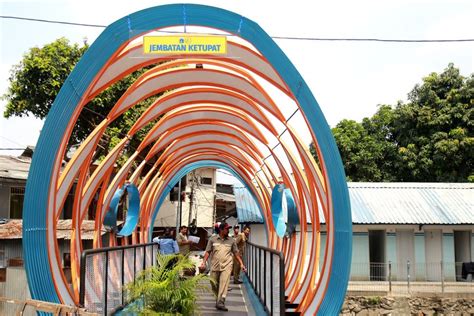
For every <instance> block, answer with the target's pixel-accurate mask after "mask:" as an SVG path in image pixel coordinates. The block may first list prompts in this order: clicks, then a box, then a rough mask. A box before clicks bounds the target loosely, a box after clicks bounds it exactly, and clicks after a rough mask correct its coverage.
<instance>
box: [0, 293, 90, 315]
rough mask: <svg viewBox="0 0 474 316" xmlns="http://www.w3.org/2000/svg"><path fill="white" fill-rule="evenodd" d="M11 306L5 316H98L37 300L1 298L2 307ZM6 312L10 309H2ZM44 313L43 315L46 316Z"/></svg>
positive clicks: (71, 307) (79, 309)
mask: <svg viewBox="0 0 474 316" xmlns="http://www.w3.org/2000/svg"><path fill="white" fill-rule="evenodd" d="M7 304H8V305H10V306H11V307H12V308H11V309H10V310H9V311H8V314H5V315H37V314H39V312H44V313H50V314H52V315H55V316H56V315H76V316H96V315H97V314H95V313H90V312H86V311H85V310H84V309H82V308H79V307H76V306H69V305H62V304H55V303H51V302H44V301H37V300H17V299H13V298H6V297H0V307H3V306H2V305H7ZM0 310H2V311H5V310H8V309H5V308H0ZM44 313H43V314H44Z"/></svg>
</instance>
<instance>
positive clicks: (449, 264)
mask: <svg viewBox="0 0 474 316" xmlns="http://www.w3.org/2000/svg"><path fill="white" fill-rule="evenodd" d="M454 258H455V257H454V235H453V234H443V263H444V278H445V281H455V280H456V269H455V266H454V262H455V259H454Z"/></svg>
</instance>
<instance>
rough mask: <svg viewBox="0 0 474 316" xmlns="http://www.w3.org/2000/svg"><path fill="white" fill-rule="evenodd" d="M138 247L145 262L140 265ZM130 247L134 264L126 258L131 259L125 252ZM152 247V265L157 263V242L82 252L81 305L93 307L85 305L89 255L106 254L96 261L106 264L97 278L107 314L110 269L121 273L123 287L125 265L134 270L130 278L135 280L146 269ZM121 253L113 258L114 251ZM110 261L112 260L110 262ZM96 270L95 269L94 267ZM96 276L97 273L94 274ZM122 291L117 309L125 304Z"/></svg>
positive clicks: (120, 279)
mask: <svg viewBox="0 0 474 316" xmlns="http://www.w3.org/2000/svg"><path fill="white" fill-rule="evenodd" d="M138 248H143V264H142V265H138V266H137V249H138ZM128 249H133V264H132V265H131V264H130V262H129V260H126V259H130V258H128V257H127V258H126V256H125V252H126V250H128ZM149 249H151V258H152V260H151V265H155V255H156V254H157V253H158V245H157V244H156V243H153V242H152V243H145V244H137V245H127V246H118V247H105V248H99V249H88V250H85V251H84V252H83V253H82V254H81V270H80V278H81V282H80V287H79V305H80V306H81V307H85V308H91V307H90V306H85V305H86V301H85V298H86V272H87V271H86V269H87V258H88V257H91V256H92V257H93V256H98V255H102V254H105V260H103V262H102V261H100V260H98V263H95V264H98V265H99V266H100V265H101V264H103V266H105V268H104V269H102V270H101V271H105V272H104V273H103V275H99V276H100V277H101V278H97V279H96V284H97V283H100V282H102V283H101V284H102V292H101V293H99V295H100V297H101V298H102V300H101V302H102V304H103V307H102V308H100V309H101V310H102V311H103V314H104V315H106V314H107V310H108V293H109V292H108V291H109V289H108V286H109V282H110V280H109V275H108V274H109V271H110V270H114V271H115V272H116V273H119V274H120V278H119V280H118V282H119V283H120V284H119V285H121V287H123V286H124V285H125V265H126V264H128V267H129V270H130V271H133V279H132V280H129V281H130V282H131V281H134V280H135V278H136V276H137V272H140V271H142V270H145V269H146V268H147V264H146V263H147V260H146V258H147V254H149V252H148V253H147V250H149ZM120 252H121V254H119V257H116V258H115V260H111V256H112V255H111V254H114V253H120ZM109 261H110V262H109ZM109 267H111V268H109ZM93 270H94V269H93ZM101 271H99V269H95V270H94V271H91V272H90V273H99V274H100V272H101ZM94 276H95V275H94ZM120 291H121V298H120V302H121V304H120V305H119V306H115V308H114V309H117V308H120V307H122V306H123V304H124V297H123V291H122V288H120Z"/></svg>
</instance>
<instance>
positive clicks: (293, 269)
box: [49, 39, 334, 310]
mask: <svg viewBox="0 0 474 316" xmlns="http://www.w3.org/2000/svg"><path fill="white" fill-rule="evenodd" d="M130 40H132V39H130ZM130 43H131V42H130V41H129V42H127V43H125V44H123V45H121V47H120V48H119V49H118V50H117V51H115V52H114V53H113V55H112V57H111V58H110V59H109V60H108V61H107V62H106V63H105V65H104V67H103V68H102V69H101V70H100V71H99V72H98V73H97V75H96V76H95V78H94V79H93V80H92V82H91V84H90V85H89V86H88V87H87V89H86V93H85V94H84V95H83V96H82V97H81V98H80V99H78V100H77V107H76V110H75V111H74V113H73V115H72V119H73V120H76V119H77V118H78V116H79V115H80V112H81V110H82V108H83V106H84V105H85V104H86V103H87V102H89V101H90V100H92V99H93V98H94V97H95V96H97V95H98V94H99V93H100V92H102V91H103V90H104V89H106V88H107V87H109V86H110V85H111V84H113V83H114V82H117V81H119V80H120V79H122V78H123V77H124V76H126V75H128V74H130V73H132V72H133V71H135V70H138V69H141V68H143V67H145V66H150V65H153V64H156V63H157V62H162V61H165V62H164V63H162V64H159V65H156V66H155V67H153V68H152V69H150V70H147V71H146V72H144V73H143V74H142V75H141V76H140V77H139V78H138V79H137V80H136V81H135V82H134V83H133V84H132V85H131V86H130V87H129V88H128V89H127V91H126V92H125V93H124V94H123V95H122V97H121V98H120V99H119V100H118V102H117V103H116V104H115V105H114V107H113V108H112V110H111V111H110V112H109V114H108V116H107V118H106V119H104V120H103V121H102V122H101V123H100V124H99V125H97V126H96V127H95V129H94V131H93V132H92V133H91V134H90V135H89V136H88V138H87V139H86V140H85V141H84V143H83V144H81V146H80V147H79V148H78V150H77V151H76V152H75V154H74V155H73V157H72V159H71V160H70V161H69V162H68V164H67V165H66V167H65V168H64V170H63V171H62V172H60V171H59V169H60V168H59V165H58V164H59V162H58V161H59V160H58V159H57V160H56V162H55V163H56V167H57V169H56V171H55V175H54V179H53V181H52V182H51V183H52V184H51V188H50V189H49V191H50V192H51V196H52V198H51V199H50V200H49V207H50V209H51V210H53V211H52V212H53V216H54V218H55V219H56V220H57V219H58V218H59V217H60V215H61V213H60V212H61V209H62V206H63V205H64V202H65V199H66V197H67V193H68V192H69V191H70V190H71V188H72V186H73V184H74V182H75V181H76V180H77V182H76V187H77V191H76V192H77V194H76V196H75V199H74V206H73V236H72V238H71V255H72V257H73V262H72V279H73V290H72V291H70V292H69V293H68V294H65V296H66V295H69V296H70V297H71V298H72V300H73V301H75V302H77V299H78V288H79V282H80V280H79V256H80V253H81V252H82V243H81V235H80V227H81V223H82V221H83V220H84V219H85V216H86V213H87V209H88V207H89V206H90V203H91V201H92V198H93V196H94V195H95V194H97V193H98V194H99V200H98V201H99V207H98V208H97V210H96V222H95V227H96V232H95V235H94V240H93V244H94V247H101V246H102V242H101V238H100V233H99V232H100V230H101V229H102V225H103V219H104V217H105V215H106V213H107V210H108V208H109V204H110V200H111V198H112V196H113V194H114V193H115V191H116V190H117V188H119V187H121V186H122V185H123V184H124V183H125V182H132V183H135V184H137V185H138V188H139V192H140V194H141V199H142V210H141V214H140V226H141V228H142V230H141V231H140V233H138V232H137V231H136V232H135V233H134V235H133V242H145V241H147V240H148V239H149V237H150V236H149V230H148V228H149V227H150V225H152V224H153V223H151V222H150V220H151V218H152V216H153V214H154V212H156V207H157V205H158V202H159V199H160V198H161V197H162V194H163V192H164V191H165V190H166V188H167V186H168V185H169V181H171V179H172V178H173V177H174V176H175V175H176V174H177V173H178V172H179V170H181V169H182V168H183V167H185V166H186V165H188V164H190V163H193V162H198V161H203V160H211V161H219V162H222V163H225V164H227V165H228V166H230V168H232V169H233V170H234V171H235V172H236V173H237V174H238V175H239V176H240V177H241V178H242V179H243V180H244V181H245V182H246V184H247V186H248V188H249V189H250V191H251V192H252V193H253V195H254V196H255V197H256V199H257V201H258V204H259V206H260V207H261V209H262V211H263V214H262V215H263V217H264V218H265V221H266V222H267V223H268V226H267V227H266V228H267V233H268V245H269V246H270V247H272V248H275V249H279V250H281V251H282V252H283V253H284V255H285V263H286V266H287V268H286V275H285V286H286V290H287V295H288V299H289V300H290V301H294V302H298V303H300V308H299V310H305V309H306V308H308V306H309V305H310V304H312V302H313V301H314V300H315V299H316V300H318V299H321V295H323V294H321V293H324V291H325V289H321V286H322V287H325V286H327V283H324V282H321V280H325V278H327V275H329V273H330V263H331V262H330V261H331V258H332V257H331V256H330V254H328V251H325V257H324V260H323V264H322V268H321V267H320V266H319V256H320V251H321V249H320V248H321V246H320V215H319V209H320V210H321V214H322V216H323V217H324V220H325V221H326V225H327V227H328V228H327V229H328V231H330V230H331V229H332V228H331V227H332V226H331V225H332V215H333V214H332V212H331V210H332V207H333V205H332V202H331V199H330V193H331V192H330V189H329V186H328V182H327V179H328V175H327V171H326V169H325V165H324V163H322V164H321V165H320V166H318V165H317V164H316V162H315V161H314V159H313V158H312V157H311V154H310V153H309V150H308V148H307V144H305V143H304V142H303V141H302V140H301V138H300V136H299V135H298V133H297V131H296V130H295V128H294V127H293V126H291V125H290V124H289V123H288V122H287V120H286V118H285V117H284V115H283V114H282V111H281V110H280V107H279V106H278V104H277V103H276V102H275V101H274V100H273V99H272V96H271V95H270V94H269V93H268V92H267V91H266V90H265V89H264V88H263V87H262V85H260V83H259V80H262V79H263V80H264V81H266V82H267V83H269V84H270V85H272V86H273V87H275V88H276V89H278V90H279V91H281V92H283V93H284V94H285V95H286V96H288V97H290V99H291V100H293V101H294V102H295V106H296V108H300V105H299V104H298V102H297V101H296V98H295V96H294V95H293V94H292V93H291V92H290V89H289V88H288V86H287V84H286V83H285V82H284V81H283V80H282V79H281V77H280V75H279V74H278V73H277V72H276V71H275V70H274V69H273V66H272V65H270V64H269V63H268V61H267V60H266V59H265V58H264V57H263V56H262V55H261V54H260V53H259V52H258V51H257V50H256V49H255V48H254V47H251V46H248V47H247V46H244V45H241V44H237V43H234V42H232V41H229V47H230V51H232V52H235V53H236V54H237V55H236V56H237V57H238V56H243V58H242V59H239V58H233V57H232V56H218V57H216V56H209V55H197V56H181V55H167V56H153V57H152V58H145V59H143V60H140V59H139V58H135V59H134V58H131V57H132V56H139V55H143V54H142V53H141V52H140V50H141V49H142V48H143V47H142V43H140V42H138V43H132V44H130ZM172 59H175V60H172ZM196 64H202V65H204V68H203V69H197V68H196V67H195V65H196ZM257 77H259V78H258V79H257ZM169 90H171V91H169ZM167 91H168V92H167ZM160 93H165V94H163V95H162V96H160V97H158V98H157V99H156V100H155V101H154V102H153V104H152V105H151V106H150V107H149V108H148V109H147V110H146V111H145V112H144V113H143V114H142V115H141V116H140V118H139V119H138V120H137V121H136V122H135V124H134V125H133V126H132V128H131V129H130V130H129V131H123V132H124V133H126V136H125V137H124V138H123V139H122V140H121V141H120V142H119V143H118V144H117V145H116V146H115V147H114V148H113V149H112V150H111V151H110V152H109V153H108V155H107V156H106V157H105V158H104V159H103V160H102V161H101V163H100V164H99V165H98V166H97V168H96V170H95V171H94V172H93V173H92V174H90V165H91V163H92V157H93V156H94V151H95V150H96V148H97V146H98V144H99V142H100V140H101V139H102V138H103V137H104V134H105V132H106V130H107V128H109V126H110V124H111V123H112V122H113V121H114V120H116V119H117V118H119V117H120V116H121V115H123V114H124V113H125V112H126V111H127V110H129V109H131V108H133V106H135V105H136V104H137V103H139V102H140V101H142V100H145V99H147V98H150V97H154V96H156V95H159V94H160ZM303 118H304V119H305V121H306V124H307V125H308V122H307V119H306V117H305V116H304V115H303ZM155 120H158V121H157V122H156V123H155V125H154V127H153V128H152V129H151V130H150V131H149V132H148V134H147V135H146V136H145V138H144V139H143V141H142V142H141V143H140V145H139V146H138V148H137V149H136V151H135V152H134V153H133V154H132V155H131V156H130V157H129V158H128V159H127V161H126V162H125V164H124V165H123V166H121V167H120V168H119V169H118V170H117V172H116V173H115V174H114V162H115V161H116V160H117V159H118V157H119V156H120V154H121V152H122V151H123V149H124V148H126V146H127V144H128V142H129V141H130V139H132V137H134V136H135V135H136V134H137V133H138V132H139V131H140V130H141V129H142V128H143V127H144V126H146V125H147V124H149V123H150V122H153V121H155ZM274 121H278V123H279V124H281V125H282V126H284V128H285V132H286V133H288V135H289V136H290V139H289V140H288V141H289V143H286V142H285V141H283V140H282V139H281V134H280V133H279V132H280V131H279V130H278V128H277V127H276V124H274ZM308 126H309V125H308ZM71 132H72V126H68V127H67V132H66V133H65V134H64V137H63V139H62V142H61V144H60V148H59V152H60V154H59V155H60V156H61V155H64V149H65V148H66V144H67V141H68V139H67V137H68V135H70V134H71ZM309 132H310V133H311V135H312V138H313V139H312V141H313V142H314V143H315V144H316V145H317V141H316V137H315V135H314V131H313V130H312V129H311V128H309ZM268 137H272V138H274V139H277V140H278V142H279V145H280V146H281V148H282V152H283V156H280V155H281V154H279V153H277V151H276V150H275V149H274V148H272V147H270V144H269V143H270V141H269V139H268ZM291 146H293V147H294V148H296V152H293V151H292V149H291ZM315 147H316V151H317V154H318V156H319V157H320V158H322V154H321V152H320V149H319V147H318V146H315ZM262 149H264V150H266V151H268V152H269V156H270V157H271V159H273V162H274V164H275V166H271V164H270V163H269V162H268V161H267V160H266V159H267V157H265V155H264V153H263V151H262ZM160 153H161V156H160ZM143 157H145V158H144V159H143ZM140 159H141V160H140ZM153 160H155V162H154V165H153V167H151V168H150V170H148V171H147V172H146V173H143V170H144V168H145V165H146V164H147V163H150V162H151V161H153ZM320 161H322V160H320ZM285 164H288V165H289V166H290V169H288V170H287V169H286V167H285ZM279 182H283V183H284V184H285V186H286V187H287V188H288V189H290V191H291V193H292V195H293V197H294V198H295V204H296V208H297V211H298V215H299V217H300V221H301V226H300V230H301V234H300V235H299V237H296V236H295V235H293V236H291V237H289V238H288V239H284V240H283V239H281V238H279V237H278V236H277V235H276V233H275V231H274V229H273V226H272V216H271V209H270V199H271V188H272V187H273V186H274V185H275V184H277V183H279ZM308 210H316V211H315V212H314V211H311V212H309V213H308V216H307V212H308ZM308 221H310V222H311V223H312V230H311V233H310V232H309V229H308V227H307V222H308ZM52 230H53V231H55V228H54V227H52ZM308 234H311V235H310V236H311V238H307V235H308ZM333 242H334V241H333V239H331V238H329V237H328V238H327V240H326V244H325V245H324V247H325V248H326V249H329V248H331V247H332V245H333V244H332V243H333ZM114 244H116V241H115V240H114V239H113V238H111V245H114ZM331 249H332V248H331ZM329 250H330V249H329ZM54 251H55V254H54V258H50V260H51V262H52V263H54V261H56V262H55V264H56V265H57V264H58V263H59V262H60V261H61V260H60V258H59V249H58V247H57V245H55V248H54ZM306 254H309V257H308V258H306ZM55 282H65V278H64V275H62V281H61V280H55ZM321 284H322V285H321ZM60 286H61V284H58V285H57V286H56V287H57V288H59V287H60ZM65 301H67V299H65Z"/></svg>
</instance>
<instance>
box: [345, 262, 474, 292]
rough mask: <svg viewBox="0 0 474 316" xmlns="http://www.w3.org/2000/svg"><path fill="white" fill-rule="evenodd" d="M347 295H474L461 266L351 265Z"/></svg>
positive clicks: (468, 277) (417, 264)
mask: <svg viewBox="0 0 474 316" xmlns="http://www.w3.org/2000/svg"><path fill="white" fill-rule="evenodd" d="M348 291H355V292H388V293H392V294H411V293H469V294H474V282H473V280H472V275H471V276H469V275H468V276H466V275H462V262H443V261H440V262H427V263H416V264H413V263H412V262H410V261H409V260H407V261H405V262H397V263H392V262H388V263H375V262H371V263H352V266H351V279H350V282H349V287H348Z"/></svg>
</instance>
